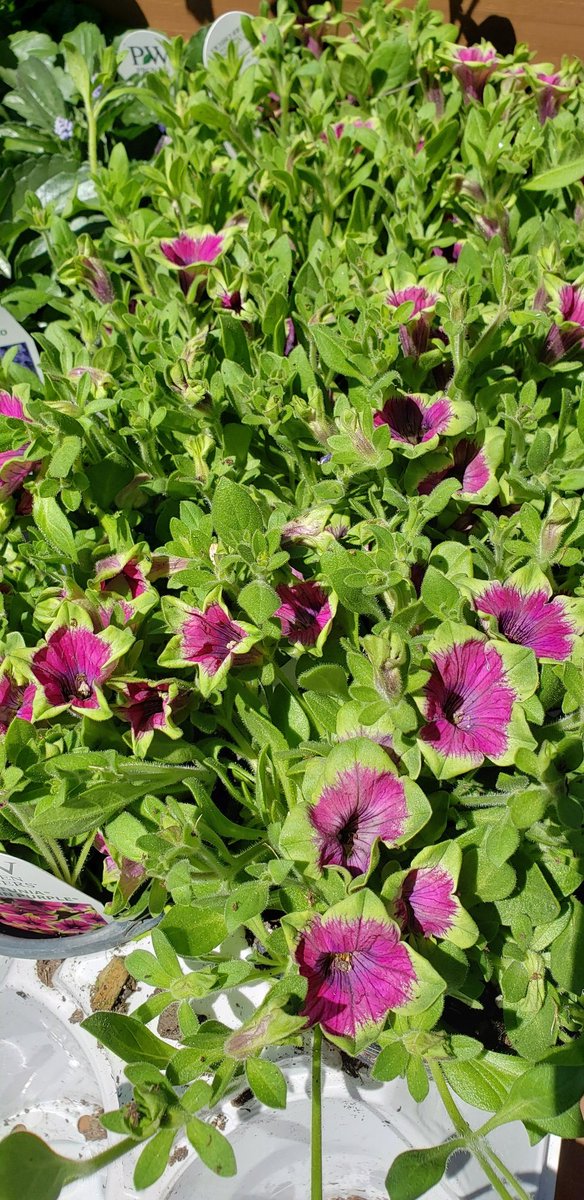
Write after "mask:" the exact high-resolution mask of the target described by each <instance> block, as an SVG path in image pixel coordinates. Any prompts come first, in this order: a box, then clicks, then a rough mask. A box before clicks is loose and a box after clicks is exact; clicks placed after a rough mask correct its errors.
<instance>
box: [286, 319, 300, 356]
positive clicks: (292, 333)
mask: <svg viewBox="0 0 584 1200" xmlns="http://www.w3.org/2000/svg"><path fill="white" fill-rule="evenodd" d="M297 340H298V339H297V337H296V326H295V324H294V321H293V320H292V317H286V341H285V343H284V358H288V355H289V354H291V353H292V351H293V349H294V347H295V345H296V342H297Z"/></svg>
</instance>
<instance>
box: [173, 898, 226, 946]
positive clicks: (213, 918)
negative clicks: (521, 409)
mask: <svg viewBox="0 0 584 1200" xmlns="http://www.w3.org/2000/svg"><path fill="white" fill-rule="evenodd" d="M159 929H161V930H162V932H163V933H164V934H165V935H166V937H167V938H168V940H169V942H170V944H171V946H172V947H173V949H174V950H176V952H177V954H180V955H181V956H182V957H183V958H198V957H199V955H201V954H209V953H210V951H211V950H215V949H216V948H217V946H219V945H220V944H221V942H222V941H224V940H225V938H226V937H227V926H226V924H225V920H224V918H223V915H222V914H221V913H218V912H213V911H212V910H211V909H203V908H200V909H197V908H195V907H194V906H193V905H192V904H177V905H175V907H174V908H172V909H171V910H170V912H169V913H167V914H166V916H165V917H163V918H162V921H161V922H160V925H159Z"/></svg>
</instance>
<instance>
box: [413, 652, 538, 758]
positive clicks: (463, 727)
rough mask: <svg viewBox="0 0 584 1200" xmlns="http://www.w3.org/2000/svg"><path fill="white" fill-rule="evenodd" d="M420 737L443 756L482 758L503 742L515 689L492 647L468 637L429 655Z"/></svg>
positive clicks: (501, 749) (495, 752) (496, 751)
mask: <svg viewBox="0 0 584 1200" xmlns="http://www.w3.org/2000/svg"><path fill="white" fill-rule="evenodd" d="M433 662H434V666H433V669H432V673H431V675H430V679H429V681H428V683H427V685H426V689H425V690H426V718H427V721H428V724H427V725H424V727H423V728H422V729H421V731H420V737H421V738H422V739H423V741H425V742H427V743H428V745H430V746H432V747H433V748H434V750H436V751H437V752H438V753H439V754H443V755H444V756H445V757H446V758H462V759H465V758H466V759H471V760H472V761H473V762H474V763H477V764H478V763H480V762H482V759H483V757H484V756H485V755H489V757H490V758H498V757H499V756H500V755H501V754H504V753H505V751H506V749H507V743H508V730H509V721H510V719H511V709H512V707H513V701H514V699H515V693H514V692H513V690H512V688H511V687H510V686H509V683H508V681H507V676H506V674H505V670H504V667H503V661H502V659H501V655H500V654H499V652H498V651H497V650H496V649H495V647H494V646H490V645H487V644H485V643H484V642H479V641H475V640H471V641H468V642H463V643H462V644H458V643H457V644H455V645H453V646H451V647H450V648H449V649H448V650H442V651H440V652H439V653H437V654H435V655H434V656H433Z"/></svg>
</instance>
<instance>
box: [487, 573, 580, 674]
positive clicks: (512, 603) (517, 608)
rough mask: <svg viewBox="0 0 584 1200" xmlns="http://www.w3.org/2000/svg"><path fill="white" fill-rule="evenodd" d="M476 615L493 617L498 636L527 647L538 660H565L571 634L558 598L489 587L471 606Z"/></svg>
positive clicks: (507, 587) (500, 586) (497, 585)
mask: <svg viewBox="0 0 584 1200" xmlns="http://www.w3.org/2000/svg"><path fill="white" fill-rule="evenodd" d="M474 605H475V608H476V609H477V611H478V612H479V613H489V614H491V615H492V616H494V617H496V619H497V625H498V628H499V632H500V633H502V634H503V635H504V637H506V638H507V639H508V641H510V642H515V643H517V645H519V646H529V647H530V649H531V650H533V651H534V653H535V654H536V655H537V657H538V658H553V659H555V661H556V662H562V661H563V660H564V659H566V658H569V657H570V654H571V652H572V646H573V644H574V636H575V631H574V628H573V626H572V624H571V622H570V621H569V619H568V617H567V615H566V610H565V606H564V602H563V600H562V599H561V597H559V596H556V597H555V598H553V599H552V598H551V597H550V596H548V595H547V594H546V592H545V591H544V590H543V589H542V588H539V589H537V590H536V591H533V592H528V593H526V592H522V591H520V589H519V588H518V587H515V586H514V585H513V584H508V583H507V584H504V583H492V584H491V586H490V587H489V588H487V590H486V591H485V592H483V594H482V595H481V596H477V598H476V599H475V602H474Z"/></svg>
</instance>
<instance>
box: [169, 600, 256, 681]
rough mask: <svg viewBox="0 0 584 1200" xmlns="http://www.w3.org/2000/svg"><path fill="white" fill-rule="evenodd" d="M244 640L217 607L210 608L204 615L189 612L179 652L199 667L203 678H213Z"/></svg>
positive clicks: (238, 627)
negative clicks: (198, 664) (203, 675)
mask: <svg viewBox="0 0 584 1200" xmlns="http://www.w3.org/2000/svg"><path fill="white" fill-rule="evenodd" d="M246 636H247V634H246V631H245V629H243V628H242V627H241V625H238V624H237V623H236V622H235V621H232V620H231V617H230V616H229V613H226V612H225V609H224V608H222V607H221V605H220V604H211V605H210V606H209V608H208V609H207V610H206V612H202V611H201V610H200V609H198V608H192V609H189V615H188V616H187V618H186V620H185V622H184V625H183V627H182V652H183V655H184V658H185V659H186V661H187V662H191V663H200V665H201V667H202V668H203V671H204V672H205V674H206V675H216V674H217V671H218V670H219V668H220V667H221V666H222V665H223V663H224V662H227V660H228V659H230V657H231V655H232V653H233V651H234V650H235V649H236V647H237V646H238V645H239V644H240V642H242V641H243V640H244V638H245V637H246ZM243 657H244V656H242V655H240V656H239V661H240V662H242V661H243Z"/></svg>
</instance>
